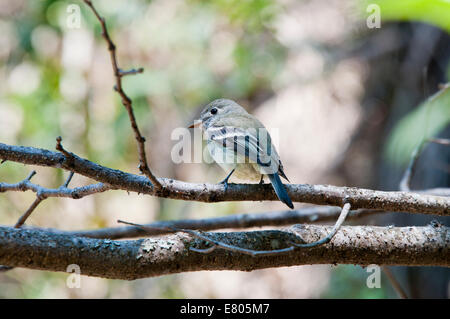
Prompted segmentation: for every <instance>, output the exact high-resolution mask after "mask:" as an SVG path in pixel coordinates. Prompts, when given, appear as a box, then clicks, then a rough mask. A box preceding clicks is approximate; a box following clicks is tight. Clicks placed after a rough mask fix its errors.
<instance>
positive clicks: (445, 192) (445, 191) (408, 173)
mask: <svg viewBox="0 0 450 319" xmlns="http://www.w3.org/2000/svg"><path fill="white" fill-rule="evenodd" d="M428 143H436V144H441V145H450V140H449V139H443V138H430V139H428V140H423V141H422V142H420V144H419V145H418V146H417V147H416V148H415V149H414V151H413V152H412V154H411V160H410V161H409V164H408V167H407V168H406V170H405V173H404V175H403V178H402V180H401V181H400V190H401V191H404V192H420V193H422V194H429V195H436V196H450V188H430V189H425V190H420V191H416V190H411V180H412V178H413V176H414V173H415V170H416V166H417V161H418V159H419V157H420V154H421V153H422V151H423V149H424V148H425V146H426V145H427V144H428Z"/></svg>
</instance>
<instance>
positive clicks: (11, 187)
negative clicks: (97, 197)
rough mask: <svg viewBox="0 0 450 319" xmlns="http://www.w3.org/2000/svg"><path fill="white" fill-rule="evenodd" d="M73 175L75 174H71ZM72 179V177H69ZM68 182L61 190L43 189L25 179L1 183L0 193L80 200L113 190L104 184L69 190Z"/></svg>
mask: <svg viewBox="0 0 450 319" xmlns="http://www.w3.org/2000/svg"><path fill="white" fill-rule="evenodd" d="M71 174H73V172H72V173H71ZM69 177H70V176H69ZM68 181H69V182H70V180H69V178H68V180H67V181H66V182H65V183H64V185H62V186H61V187H59V188H46V187H42V186H40V185H37V184H34V183H32V182H30V180H29V179H24V180H23V181H21V182H18V183H15V184H8V183H0V193H2V192H7V191H18V192H25V191H29V190H30V191H32V192H35V193H36V194H38V195H39V196H40V197H45V198H47V197H67V198H73V199H79V198H82V197H85V196H88V195H91V194H96V193H102V192H105V191H107V190H111V189H113V188H112V187H111V186H110V185H108V184H104V183H96V184H91V185H87V186H81V187H75V188H68V187H67V186H68Z"/></svg>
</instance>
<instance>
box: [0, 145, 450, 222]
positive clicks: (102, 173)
mask: <svg viewBox="0 0 450 319" xmlns="http://www.w3.org/2000/svg"><path fill="white" fill-rule="evenodd" d="M0 158H1V159H3V160H8V161H13V162H19V163H23V164H30V165H40V166H46V167H56V168H63V169H65V170H68V171H73V172H75V173H78V174H80V175H83V176H86V177H89V178H92V179H94V180H96V181H98V182H101V183H105V184H108V185H110V186H111V187H112V188H116V189H122V190H126V191H130V192H137V193H143V194H149V195H155V196H158V197H164V198H172V199H181V200H190V201H200V202H209V203H212V202H222V201H246V200H247V201H263V200H271V201H274V200H278V198H277V196H276V194H275V192H274V191H273V188H272V187H271V185H268V184H267V185H258V184H229V186H228V189H227V190H226V191H225V189H224V186H223V185H221V184H194V183H187V182H182V181H177V180H172V179H167V178H161V179H160V181H161V184H162V185H163V189H162V190H161V191H156V190H155V189H154V188H153V187H152V184H151V183H149V181H148V179H147V178H145V177H143V176H139V175H134V174H130V173H125V172H122V171H120V170H115V169H111V168H108V167H104V166H101V165H99V164H96V163H93V162H91V161H88V160H86V159H83V158H81V157H79V156H77V155H75V154H72V153H71V158H70V160H68V159H67V157H66V156H65V155H64V154H61V153H56V152H52V151H49V150H44V149H39V148H34V147H23V146H11V145H7V144H3V143H0ZM285 186H286V189H287V191H288V193H289V196H290V197H291V199H292V200H293V201H295V202H304V203H310V204H317V205H332V206H342V205H343V203H344V202H346V201H347V202H348V203H350V205H351V206H352V208H354V209H358V208H365V209H377V210H384V211H396V212H411V213H423V214H434V215H441V216H448V215H449V214H450V198H448V197H440V196H433V195H427V194H421V193H420V192H414V193H412V192H386V191H375V190H369V189H361V188H354V187H338V186H332V185H308V184H290V185H285Z"/></svg>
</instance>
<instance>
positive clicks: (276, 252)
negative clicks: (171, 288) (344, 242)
mask: <svg viewBox="0 0 450 319" xmlns="http://www.w3.org/2000/svg"><path fill="white" fill-rule="evenodd" d="M349 211H350V204H349V203H345V204H344V207H343V208H342V210H341V213H340V215H339V218H338V220H337V222H336V224H335V225H334V227H333V229H332V230H331V231H330V233H329V234H328V235H327V236H326V237H324V238H322V239H320V240H318V241H315V242H312V243H306V244H304V243H302V244H298V243H295V242H292V241H290V245H291V246H289V247H286V248H281V249H271V250H252V249H247V248H243V247H238V246H235V245H230V244H227V243H224V242H222V241H220V240H215V239H211V238H210V237H209V236H207V235H204V234H203V233H201V232H198V231H195V230H192V229H182V228H175V227H166V229H165V230H167V231H170V232H184V233H187V234H189V235H191V236H193V237H195V238H198V239H201V240H204V241H206V242H208V243H209V244H211V245H213V246H212V247H208V248H205V249H200V248H196V247H190V249H191V250H193V251H195V252H198V253H211V252H212V251H214V250H215V249H216V248H222V249H225V250H229V251H232V252H238V253H242V254H246V255H250V256H254V257H256V256H269V255H279V254H285V253H288V252H291V251H293V250H294V249H296V248H311V247H316V246H320V245H324V244H326V243H328V242H330V241H331V240H332V239H333V237H334V236H335V235H336V233H337V231H338V230H339V228H340V227H341V225H342V223H343V222H344V221H345V218H346V217H347V214H348V212H349ZM117 222H119V223H122V224H127V225H132V226H135V227H139V228H141V229H144V230H146V229H149V228H150V227H148V226H144V225H140V224H134V223H130V222H125V221H122V220H118V221H117ZM158 229H160V227H158ZM298 239H299V238H296V241H298ZM301 240H302V241H303V239H301Z"/></svg>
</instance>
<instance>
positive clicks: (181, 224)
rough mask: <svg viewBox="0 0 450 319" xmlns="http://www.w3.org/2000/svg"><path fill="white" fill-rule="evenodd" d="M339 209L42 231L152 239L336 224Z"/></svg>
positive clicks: (355, 214)
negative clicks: (175, 233)
mask: <svg viewBox="0 0 450 319" xmlns="http://www.w3.org/2000/svg"><path fill="white" fill-rule="evenodd" d="M341 211H342V209H341V208H340V207H334V206H314V207H305V208H300V209H297V210H286V211H279V212H276V211H270V212H264V213H254V214H235V215H228V216H222V217H212V218H201V219H182V220H169V221H156V222H153V223H150V224H144V225H143V226H145V227H146V228H145V229H143V228H139V227H134V226H133V227H131V226H125V227H110V228H101V229H93V230H79V231H61V230H58V229H49V228H45V229H42V230H44V231H50V232H55V233H62V234H66V235H72V236H77V237H89V238H103V239H106V238H107V239H122V238H134V237H143V236H155V235H163V234H167V233H171V232H172V231H170V230H168V229H170V228H177V229H180V228H183V229H196V230H202V231H209V230H218V229H226V228H233V229H244V228H251V227H264V226H286V225H292V224H301V223H318V222H328V221H331V220H336V219H337V218H338V217H339V214H340V213H341ZM382 213H386V212H384V211H380V210H370V209H360V210H353V211H350V212H349V214H348V216H347V219H346V220H349V219H351V220H355V219H359V218H363V217H366V216H372V215H375V214H382ZM33 228H34V229H36V228H35V227H33Z"/></svg>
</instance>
